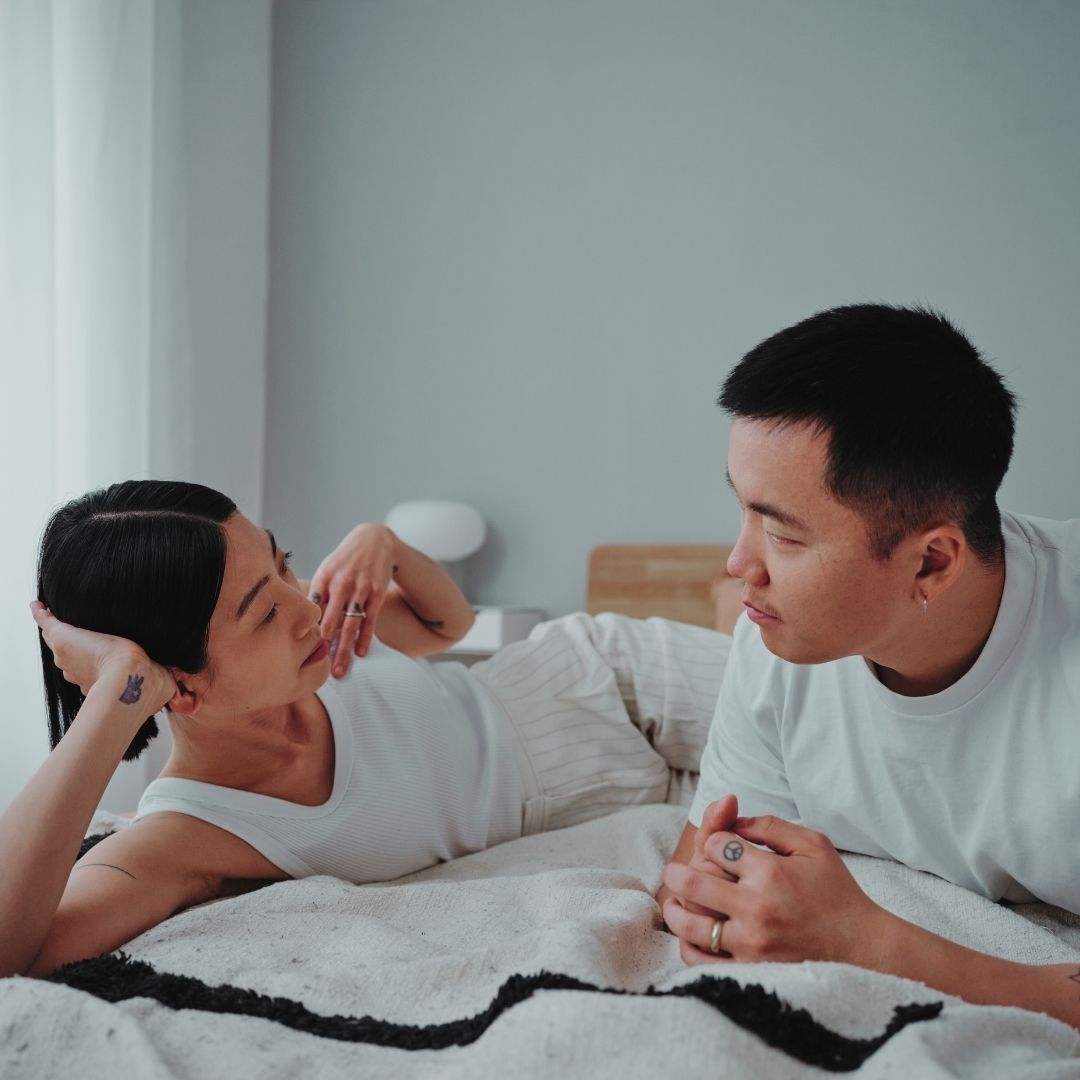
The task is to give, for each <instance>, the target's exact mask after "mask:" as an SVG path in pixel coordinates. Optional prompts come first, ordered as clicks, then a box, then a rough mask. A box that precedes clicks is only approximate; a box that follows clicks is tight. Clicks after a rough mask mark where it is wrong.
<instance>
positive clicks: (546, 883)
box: [0, 806, 1080, 1080]
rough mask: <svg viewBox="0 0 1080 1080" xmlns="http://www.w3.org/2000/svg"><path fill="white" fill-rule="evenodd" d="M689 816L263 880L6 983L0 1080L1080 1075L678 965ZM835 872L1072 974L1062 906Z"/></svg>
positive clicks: (961, 1034) (841, 970)
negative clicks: (440, 861)
mask: <svg viewBox="0 0 1080 1080" xmlns="http://www.w3.org/2000/svg"><path fill="white" fill-rule="evenodd" d="M684 822H685V811H683V810H681V809H679V808H676V807H667V806H651V807H642V808H638V809H634V810H629V811H626V812H623V813H620V814H617V815H615V816H613V817H609V818H605V819H602V820H600V821H594V822H590V823H588V824H585V825H580V826H577V827H575V828H572V829H566V830H563V831H560V832H555V833H549V834H546V835H542V836H532V837H526V838H524V839H521V840H517V841H514V842H513V843H509V844H504V845H502V846H500V847H497V848H493V849H492V850H490V851H486V852H483V853H480V854H477V855H473V856H469V857H468V858H464V859H459V860H456V861H455V862H452V863H447V864H445V865H442V866H439V867H435V868H433V869H431V870H427V871H424V872H423V873H420V874H415V875H413V876H411V877H409V878H404V879H401V880H399V881H396V882H393V883H391V884H387V885H370V886H363V887H356V886H353V885H349V884H346V883H344V882H341V881H338V880H335V879H332V878H325V877H319V878H309V879H308V880H306V881H289V882H283V883H281V884H277V885H273V886H270V887H268V888H265V889H262V890H260V891H258V892H254V893H249V894H247V895H245V896H240V897H236V898H233V899H229V900H222V901H218V902H216V903H213V904H208V905H205V906H203V907H201V908H196V909H193V910H191V911H188V912H185V913H183V914H181V915H179V916H177V917H175V918H173V919H170V920H169V921H168V922H167V923H164V924H163V925H161V926H158V927H156V928H155V929H154V930H151V931H150V932H149V933H147V934H144V935H143V936H142V937H140V938H138V939H136V940H135V941H133V942H131V943H130V945H128V946H127V947H126V948H125V950H124V953H125V955H126V956H127V957H130V959H131V960H133V961H139V962H141V964H130V963H124V962H123V961H120V960H116V959H113V960H111V961H109V960H98V961H89V962H86V963H85V964H84V965H82V966H81V970H79V971H77V972H74V973H72V974H70V975H68V976H66V978H67V979H68V983H67V984H61V983H55V982H47V981H38V980H31V979H22V978H13V979H4V980H0V1075H2V1076H3V1077H4V1078H5V1080H21V1078H30V1077H34V1078H39V1077H63V1078H68V1077H84V1076H93V1077H131V1078H135V1080H166V1078H180V1077H183V1078H192V1080H194V1078H200V1080H202V1078H205V1077H229V1078H239V1077H289V1076H302V1077H320V1078H322V1077H327V1078H330V1077H350V1078H352V1077H358V1076H364V1077H395V1078H397V1077H436V1076H437V1077H440V1078H447V1077H489V1076H490V1077H496V1076H498V1077H502V1076H511V1077H545V1078H546V1077H558V1078H560V1080H562V1078H566V1077H579V1076H580V1077H590V1078H601V1077H612V1078H615V1077H618V1078H620V1080H624V1078H627V1077H643V1078H646V1077H647V1078H650V1080H654V1078H658V1077H659V1078H666V1077H675V1078H679V1080H684V1078H687V1077H728V1076H732V1077H741V1076H747V1077H754V1078H774V1077H777V1078H779V1077H804V1076H821V1075H825V1074H828V1073H830V1072H835V1071H853V1072H854V1073H855V1074H856V1075H858V1076H861V1077H915V1078H919V1080H930V1078H934V1077H946V1076H948V1077H956V1076H961V1077H979V1078H980V1080H984V1078H987V1077H1003V1078H1004V1077H1008V1078H1014V1077H1029V1076H1030V1077H1033V1078H1034V1077H1038V1078H1057V1077H1062V1078H1064V1077H1070V1078H1074V1077H1080V1035H1078V1034H1077V1033H1076V1032H1074V1031H1073V1030H1072V1029H1071V1028H1069V1027H1066V1026H1065V1025H1064V1024H1061V1023H1058V1022H1057V1021H1054V1020H1051V1019H1049V1018H1048V1017H1046V1016H1042V1015H1038V1014H1035V1013H1030V1012H1025V1011H1023V1010H1020V1009H1010V1008H986V1007H976V1006H972V1005H967V1004H965V1003H964V1002H962V1001H960V1000H958V999H956V998H951V997H948V996H947V995H944V994H941V993H939V992H937V991H935V990H931V989H928V988H927V987H925V986H922V985H920V984H918V983H912V982H908V981H906V980H903V979H896V978H892V977H889V976H884V975H877V974H873V973H870V972H866V971H861V970H859V969H857V968H851V967H847V966H845V965H840V964H825V963H805V964H791V965H788V964H735V963H729V964H727V965H716V966H711V967H710V968H708V969H706V970H703V969H701V968H696V969H687V968H685V967H684V966H683V964H682V962H681V960H680V959H679V954H678V949H677V947H676V944H675V941H674V940H673V939H672V938H671V937H670V936H669V935H667V934H666V933H664V932H662V931H661V930H660V929H659V912H658V909H657V907H656V905H655V903H654V902H653V899H652V893H653V892H654V890H655V889H656V888H657V886H658V884H659V875H660V870H661V867H662V865H663V863H664V861H665V859H666V857H667V855H668V853H669V852H670V851H671V849H672V848H673V847H674V845H675V843H676V841H677V839H678V836H679V833H680V830H681V828H682V825H683V823H684ZM848 864H849V866H850V867H851V869H852V871H853V873H854V874H855V875H856V877H857V878H858V879H859V881H860V882H861V884H862V885H863V887H864V888H865V889H866V890H867V892H868V893H869V894H870V895H871V896H872V897H873V898H874V899H876V900H877V901H878V902H880V903H882V904H883V905H884V906H886V907H888V908H890V909H892V910H894V911H896V912H897V913H899V914H901V915H903V916H904V917H906V918H909V919H911V920H913V921H915V922H918V923H920V924H922V925H923V926H926V927H928V928H929V929H931V930H934V931H936V932H939V933H942V934H945V935H946V936H948V937H951V938H953V939H954V940H957V941H960V942H963V943H964V944H967V945H971V946H973V947H975V948H978V949H981V950H984V951H988V952H993V953H997V954H999V955H1001V956H1005V957H1009V958H1011V959H1015V960H1020V961H1025V962H1029V963H1040V962H1043V963H1051V962H1071V961H1076V962H1077V963H1078V966H1080V928H1078V923H1080V920H1077V919H1075V918H1074V917H1072V916H1067V915H1065V914H1063V913H1061V912H1059V911H1057V910H1055V909H1052V908H1047V907H1044V906H1042V905H1029V906H1028V907H1026V908H1020V909H1010V908H1006V907H1003V906H1000V905H996V904H992V903H990V902H988V901H986V900H983V899H981V898H979V897H977V896H974V895H972V894H970V893H967V892H964V891H963V890H960V889H958V888H955V887H954V886H951V885H948V884H946V883H945V882H943V881H941V880H939V879H937V878H934V877H931V876H929V875H926V874H920V873H917V872H914V871H910V870H907V869H905V868H903V867H900V866H897V865H895V864H892V863H888V862H883V861H881V860H876V859H869V858H865V857H861V856H851V857H849V858H848ZM146 965H148V966H146ZM174 976H187V977H188V978H186V979H177V978H175V977H174ZM77 985H80V986H87V987H89V988H91V989H92V990H93V993H90V992H87V991H86V990H82V989H76V988H75V986H77ZM650 987H653V988H655V991H656V992H653V993H646V991H648V990H649V988H650ZM609 989H616V990H620V991H629V993H621V994H613V993H606V992H600V991H601V990H609ZM242 991H248V992H247V993H244V992H242ZM1078 993H1080V990H1078ZM275 999H276V1000H275ZM938 1003H941V1004H942V1005H943V1007H942V1008H940V1009H938V1008H937V1007H936V1006H937V1004H938ZM913 1007H914V1008H913ZM920 1007H921V1008H920ZM897 1009H900V1010H901V1011H900V1012H899V1013H898V1012H897V1011H896V1010H897ZM800 1010H801V1011H800Z"/></svg>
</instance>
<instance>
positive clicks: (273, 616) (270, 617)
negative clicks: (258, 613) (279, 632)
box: [263, 604, 277, 623]
mask: <svg viewBox="0 0 1080 1080" xmlns="http://www.w3.org/2000/svg"><path fill="white" fill-rule="evenodd" d="M276 618H277V604H275V605H274V606H273V607H272V608H271V609H270V611H269V613H268V614H267V616H266V618H265V619H263V622H264V623H272V622H273V621H274V619H276Z"/></svg>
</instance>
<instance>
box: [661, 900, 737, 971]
mask: <svg viewBox="0 0 1080 1080" xmlns="http://www.w3.org/2000/svg"><path fill="white" fill-rule="evenodd" d="M718 918H720V916H718V915H717V914H715V913H713V912H708V913H706V914H697V913H695V912H691V911H687V910H686V909H685V908H684V907H683V906H682V905H681V904H680V903H679V902H678V901H677V900H676V899H675V898H674V897H671V898H670V899H669V900H668V901H667V902H666V903H665V904H664V922H665V923H667V925H668V928H669V929H670V930H671V932H672V933H673V934H674V935H675V936H676V937H677V938H678V939H679V940H680V941H681V942H683V943H684V944H689V945H694V946H696V947H697V948H698V949H699V950H701V951H702V952H703V953H705V954H706V956H707V958H709V959H714V958H716V957H717V956H720V955H722V954H721V953H714V952H713V951H712V948H711V945H712V941H713V932H714V927H715V926H716V920H717V919H718ZM720 921H721V922H722V923H723V924H724V925H723V933H724V934H726V933H727V932H728V930H729V927H728V925H727V923H728V920H727V919H726V918H721V920H720ZM719 937H720V939H721V940H720V945H721V948H723V946H724V945H726V942H724V941H723V934H721V935H719ZM723 951H724V952H727V949H726V948H724V949H723ZM683 959H685V957H683Z"/></svg>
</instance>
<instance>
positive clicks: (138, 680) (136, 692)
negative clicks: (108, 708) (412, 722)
mask: <svg viewBox="0 0 1080 1080" xmlns="http://www.w3.org/2000/svg"><path fill="white" fill-rule="evenodd" d="M142 684H143V676H142V675H129V676H128V684H127V686H126V687H125V688H124V692H123V693H122V694H121V695H120V700H121V701H122V702H123V703H124V704H125V705H134V704H135V702H136V701H138V700H139V698H141V697H142Z"/></svg>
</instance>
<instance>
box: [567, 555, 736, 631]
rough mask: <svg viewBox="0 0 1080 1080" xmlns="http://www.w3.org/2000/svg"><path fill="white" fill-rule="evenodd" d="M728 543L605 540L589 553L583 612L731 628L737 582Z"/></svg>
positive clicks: (728, 629) (723, 628)
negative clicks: (728, 565)
mask: <svg viewBox="0 0 1080 1080" xmlns="http://www.w3.org/2000/svg"><path fill="white" fill-rule="evenodd" d="M730 554H731V545H730V544H605V545H603V546H602V547H598V548H593V550H592V553H591V554H590V555H589V579H588V585H587V591H586V597H585V610H586V611H587V612H588V613H589V614H590V615H598V614H600V612H602V611H615V612H618V613H619V614H621V615H632V616H634V617H635V618H638V619H646V618H648V617H649V616H650V615H660V616H663V617H664V618H665V619H677V620H678V621H679V622H687V623H693V624H694V625H695V626H708V627H710V628H719V629H722V630H726V631H727V632H728V633H730V632H731V627H732V626H734V623H735V617H736V616H737V615H738V613H739V612H740V611H741V610H742V606H741V604H740V603H739V600H738V597H739V593H740V591H741V586H740V584H739V582H738V580H737V579H736V578H733V577H730V576H729V575H728V573H727V570H726V563H727V557H728V555H730Z"/></svg>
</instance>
